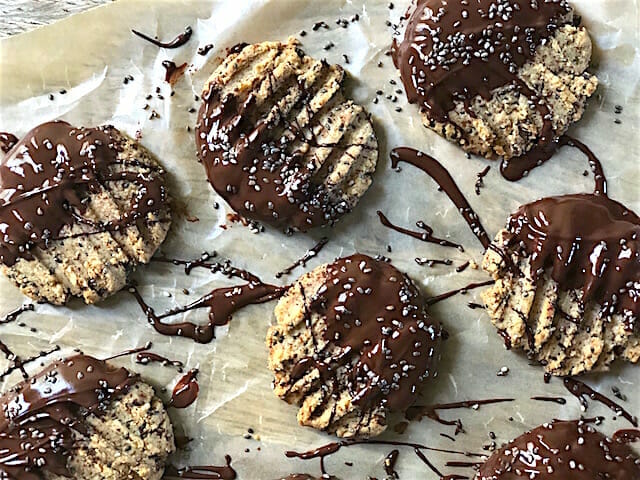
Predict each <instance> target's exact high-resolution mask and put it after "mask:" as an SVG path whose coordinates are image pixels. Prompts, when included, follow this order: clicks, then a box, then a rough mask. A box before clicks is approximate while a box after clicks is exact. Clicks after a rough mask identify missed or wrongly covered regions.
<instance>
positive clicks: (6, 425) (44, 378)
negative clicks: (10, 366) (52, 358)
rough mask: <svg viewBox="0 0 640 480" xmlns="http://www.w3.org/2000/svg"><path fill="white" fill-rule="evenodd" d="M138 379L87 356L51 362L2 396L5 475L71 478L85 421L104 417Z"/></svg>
mask: <svg viewBox="0 0 640 480" xmlns="http://www.w3.org/2000/svg"><path fill="white" fill-rule="evenodd" d="M137 381H138V377H137V376H136V375H133V374H131V373H130V372H129V371H127V370H126V369H124V368H117V367H114V366H111V365H108V364H107V363H106V362H104V361H102V360H98V359H95V358H93V357H89V356H87V355H76V356H73V357H70V358H67V359H65V360H61V361H57V362H55V363H53V364H51V365H50V366H49V367H47V368H46V369H45V370H43V371H42V372H40V373H38V374H37V375H35V376H34V377H32V378H31V379H29V380H27V381H24V382H22V383H21V384H19V385H18V386H17V387H15V388H14V389H12V390H11V391H10V392H9V393H7V394H5V395H3V396H2V397H0V451H1V452H2V455H1V456H0V471H5V472H6V473H7V474H8V475H9V476H10V477H11V478H19V479H21V480H37V479H41V478H46V477H45V472H48V473H50V474H56V475H62V476H70V472H69V470H68V468H67V457H68V455H69V452H70V450H71V449H72V448H74V445H75V442H76V434H77V432H79V433H80V434H85V433H86V432H87V428H86V427H85V425H84V423H83V422H84V418H85V417H86V416H87V415H88V414H90V413H94V414H100V412H101V411H102V410H104V409H105V408H106V407H107V406H108V404H109V403H110V402H111V401H112V400H113V399H114V397H115V396H118V395H122V394H123V393H125V392H126V391H127V390H128V389H129V388H130V387H131V386H132V385H133V384H134V383H136V382H137Z"/></svg>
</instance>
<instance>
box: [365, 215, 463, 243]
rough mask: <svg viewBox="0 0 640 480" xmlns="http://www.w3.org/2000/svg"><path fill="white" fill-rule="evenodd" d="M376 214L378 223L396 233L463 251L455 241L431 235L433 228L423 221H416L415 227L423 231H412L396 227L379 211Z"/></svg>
mask: <svg viewBox="0 0 640 480" xmlns="http://www.w3.org/2000/svg"><path fill="white" fill-rule="evenodd" d="M376 213H377V214H378V218H379V219H380V223H381V224H382V225H384V226H385V227H387V228H390V229H391V230H395V231H396V232H398V233H402V234H404V235H408V236H410V237H413V238H417V239H418V240H422V241H423V242H429V243H435V244H436V245H442V246H443V247H453V248H457V249H458V250H460V251H461V252H464V248H463V247H462V245H459V244H457V243H453V242H450V241H449V240H444V239H442V238H438V237H435V236H434V235H433V228H431V227H430V226H429V225H427V224H426V223H424V222H423V221H418V222H416V227H418V228H420V229H422V230H424V231H423V232H414V231H413V230H408V229H406V228H402V227H398V226H397V225H394V224H393V223H391V222H390V221H389V219H388V218H387V217H386V216H385V215H384V214H383V213H382V212H381V211H380V210H378V211H377V212H376Z"/></svg>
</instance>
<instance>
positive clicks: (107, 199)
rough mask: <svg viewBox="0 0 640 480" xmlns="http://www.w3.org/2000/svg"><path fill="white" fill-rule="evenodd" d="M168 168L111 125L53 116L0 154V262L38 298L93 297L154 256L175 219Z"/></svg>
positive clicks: (56, 300)
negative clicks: (73, 123) (87, 125)
mask: <svg viewBox="0 0 640 480" xmlns="http://www.w3.org/2000/svg"><path fill="white" fill-rule="evenodd" d="M164 176H165V172H164V170H163V169H162V168H161V167H160V166H159V165H158V163H157V162H156V161H155V159H153V157H152V156H151V154H150V153H149V152H148V151H147V150H146V149H145V148H144V147H142V146H141V145H139V144H138V143H137V142H135V141H133V140H132V139H130V138H129V137H127V136H126V135H124V134H123V133H121V132H119V131H118V130H117V129H116V128H114V127H112V126H102V127H97V128H76V127H73V126H71V125H69V124H68V123H66V122H62V121H56V122H49V123H44V124H42V125H40V126H38V127H36V128H34V129H33V130H31V131H30V132H29V133H27V134H26V135H25V136H24V138H22V139H21V140H20V141H19V142H18V143H17V144H16V145H14V146H13V148H12V149H11V150H10V151H9V152H8V153H7V154H6V155H5V156H4V158H3V159H2V160H1V161H0V202H1V203H2V204H1V205H0V225H2V226H3V227H2V229H1V234H0V268H1V270H2V272H3V273H4V274H5V275H6V276H7V277H8V278H9V280H11V281H12V282H13V283H14V284H15V285H17V286H18V287H19V288H20V289H21V290H22V292H23V293H24V294H25V295H27V296H29V297H30V298H32V299H34V300H36V301H44V302H50V303H53V304H58V305H60V304H64V303H65V302H67V300H69V299H70V298H71V297H81V298H82V299H83V300H84V301H85V302H86V303H94V302H96V301H98V300H101V299H103V298H105V297H107V296H109V295H110V294H112V293H114V292H117V291H118V290H120V289H121V288H122V287H123V286H124V285H125V284H126V282H127V275H128V274H129V273H130V272H131V271H132V270H133V269H134V268H135V267H136V266H137V265H138V264H139V263H147V262H148V261H149V260H150V259H151V257H152V256H153V254H154V252H155V251H156V249H157V248H158V246H159V245H160V244H161V243H162V241H163V240H164V238H165V236H166V234H167V231H168V230H169V226H170V222H171V212H170V209H169V203H168V197H167V192H166V188H165V179H164Z"/></svg>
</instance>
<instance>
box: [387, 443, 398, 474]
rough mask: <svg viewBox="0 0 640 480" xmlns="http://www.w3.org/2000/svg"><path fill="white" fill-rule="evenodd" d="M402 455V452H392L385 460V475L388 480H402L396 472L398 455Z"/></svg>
mask: <svg viewBox="0 0 640 480" xmlns="http://www.w3.org/2000/svg"><path fill="white" fill-rule="evenodd" d="M399 454H400V450H397V449H396V450H392V451H391V452H390V453H389V455H387V456H386V458H385V459H384V473H385V474H386V475H387V478H389V479H393V478H400V476H399V475H398V472H396V471H395V467H396V462H397V461H398V455H399Z"/></svg>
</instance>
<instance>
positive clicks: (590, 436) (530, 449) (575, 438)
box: [476, 420, 640, 480]
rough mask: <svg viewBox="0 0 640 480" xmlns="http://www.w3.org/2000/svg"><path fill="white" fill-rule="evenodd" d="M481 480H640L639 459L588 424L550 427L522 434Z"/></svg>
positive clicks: (485, 469)
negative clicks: (639, 479)
mask: <svg viewBox="0 0 640 480" xmlns="http://www.w3.org/2000/svg"><path fill="white" fill-rule="evenodd" d="M476 478H477V479H478V480H512V479H513V480H516V479H530V478H535V479H536V480H556V479H558V480H559V479H569V478H570V479H572V480H595V479H605V478H606V479H610V480H631V479H634V480H635V479H638V478H640V461H639V460H638V457H637V455H635V454H634V452H633V451H632V450H631V449H630V448H629V446H627V445H624V444H623V443H621V442H616V441H613V440H611V439H608V438H607V437H605V436H604V435H602V434H601V433H599V432H598V431H597V430H595V429H594V428H593V427H592V426H591V425H589V424H587V423H586V422H583V421H579V420H574V421H560V420H556V421H554V422H552V423H545V424H543V425H541V426H539V427H537V428H534V429H533V430H531V431H529V432H527V433H525V434H523V435H520V436H519V437H518V438H516V439H515V440H513V441H512V442H510V443H508V444H507V445H505V446H504V447H502V448H501V449H499V450H496V451H495V452H494V453H493V455H491V457H489V459H488V460H487V461H486V462H485V463H484V464H483V465H482V466H480V468H479V470H478V476H477V477H476Z"/></svg>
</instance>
